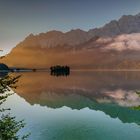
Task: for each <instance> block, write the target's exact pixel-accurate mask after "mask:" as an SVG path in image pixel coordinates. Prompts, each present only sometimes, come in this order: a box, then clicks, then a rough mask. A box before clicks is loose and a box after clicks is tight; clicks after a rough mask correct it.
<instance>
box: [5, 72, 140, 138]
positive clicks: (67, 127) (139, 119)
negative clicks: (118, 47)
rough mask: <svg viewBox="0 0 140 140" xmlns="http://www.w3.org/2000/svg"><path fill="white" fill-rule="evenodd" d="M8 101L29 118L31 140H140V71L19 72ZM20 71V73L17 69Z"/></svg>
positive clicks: (25, 130)
mask: <svg viewBox="0 0 140 140" xmlns="http://www.w3.org/2000/svg"><path fill="white" fill-rule="evenodd" d="M19 74H21V75H22V76H21V78H20V79H19V82H18V83H17V85H18V88H17V89H16V90H15V92H16V93H15V94H14V95H12V96H10V97H8V99H7V101H6V102H5V103H4V104H3V106H4V107H10V108H11V113H12V115H13V116H16V117H17V119H18V120H22V119H24V120H25V122H26V126H25V128H23V129H22V131H21V132H20V134H25V133H28V132H31V135H30V137H29V140H139V139H140V111H139V110H138V107H139V106H140V96H139V95H138V94H137V93H136V91H140V72H130V71H129V72H127V71H126V72H125V71H123V72H115V71H113V72H107V71H106V72H105V71H104V72H102V71H100V72H92V71H81V72H80V71H77V72H76V71H75V72H74V71H73V72H71V75H70V76H62V77H61V76H60V77H57V76H51V75H50V74H49V73H47V72H26V73H19ZM17 75H18V74H17Z"/></svg>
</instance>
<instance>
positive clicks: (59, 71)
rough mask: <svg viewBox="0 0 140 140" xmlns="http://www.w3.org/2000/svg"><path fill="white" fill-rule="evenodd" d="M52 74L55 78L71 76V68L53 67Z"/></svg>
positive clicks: (51, 68)
mask: <svg viewBox="0 0 140 140" xmlns="http://www.w3.org/2000/svg"><path fill="white" fill-rule="evenodd" d="M50 72H51V75H53V76H68V75H69V74H70V67H69V66H60V65H56V66H51V67H50Z"/></svg>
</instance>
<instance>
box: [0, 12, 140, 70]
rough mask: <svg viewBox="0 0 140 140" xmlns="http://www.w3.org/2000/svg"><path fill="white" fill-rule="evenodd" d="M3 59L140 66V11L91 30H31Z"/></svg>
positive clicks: (104, 66) (45, 64) (35, 63)
mask: <svg viewBox="0 0 140 140" xmlns="http://www.w3.org/2000/svg"><path fill="white" fill-rule="evenodd" d="M1 61H2V62H3V63H7V64H8V65H9V66H12V67H13V66H14V67H15V66H17V67H35V68H38V67H49V66H51V65H57V64H60V65H69V66H71V67H72V68H82V69H91V68H92V69H139V68H140V14H137V15H124V16H122V17H121V18H120V19H119V20H112V21H111V22H110V23H108V24H106V25H104V26H103V27H101V28H94V29H91V30H89V31H83V30H80V29H76V30H71V31H69V32H65V33H64V32H61V31H49V32H47V33H40V34H38V35H33V34H30V35H29V36H27V37H26V38H25V39H24V40H23V41H22V42H20V43H19V44H17V46H16V47H15V48H13V49H12V51H11V52H10V53H9V54H8V55H6V57H4V58H3V59H2V60H1Z"/></svg>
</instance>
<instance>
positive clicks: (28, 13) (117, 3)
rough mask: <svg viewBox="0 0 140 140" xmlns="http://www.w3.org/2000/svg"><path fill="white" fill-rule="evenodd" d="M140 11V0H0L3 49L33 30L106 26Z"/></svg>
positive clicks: (1, 43) (87, 28) (0, 34)
mask: <svg viewBox="0 0 140 140" xmlns="http://www.w3.org/2000/svg"><path fill="white" fill-rule="evenodd" d="M139 12H140V0H0V48H2V49H4V51H5V52H8V51H9V49H10V48H12V47H14V46H15V45H16V44H18V43H19V42H20V41H22V40H23V39H24V38H25V37H26V36H27V35H29V34H30V33H34V34H37V33H40V32H47V31H49V30H61V31H64V32H66V31H69V30H71V29H76V28H81V29H83V30H89V29H91V28H95V27H100V26H103V25H104V24H105V23H107V22H109V21H110V20H112V19H118V18H120V16H122V15H124V14H125V15H127V14H132V15H134V14H137V13H139Z"/></svg>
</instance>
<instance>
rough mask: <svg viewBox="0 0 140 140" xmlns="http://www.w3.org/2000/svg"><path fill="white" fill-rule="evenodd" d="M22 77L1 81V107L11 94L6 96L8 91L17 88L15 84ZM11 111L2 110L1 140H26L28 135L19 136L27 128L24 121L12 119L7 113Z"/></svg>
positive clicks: (9, 77)
mask: <svg viewBox="0 0 140 140" xmlns="http://www.w3.org/2000/svg"><path fill="white" fill-rule="evenodd" d="M19 78H20V76H17V77H12V76H9V75H8V76H6V77H4V78H1V79H0V105H1V104H3V103H4V102H5V101H6V99H7V98H8V97H9V96H10V95H11V94H6V93H5V92H6V91H10V88H17V87H16V86H15V84H16V83H17V82H18V79H19ZM7 110H10V109H4V108H2V109H0V112H1V113H2V115H0V140H25V139H27V138H28V136H29V134H28V135H24V136H22V137H21V136H19V135H17V133H18V132H19V130H20V129H21V128H23V127H24V126H25V123H24V121H23V120H22V121H16V118H15V117H12V116H11V115H10V114H9V113H8V114H6V113H5V111H7Z"/></svg>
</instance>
